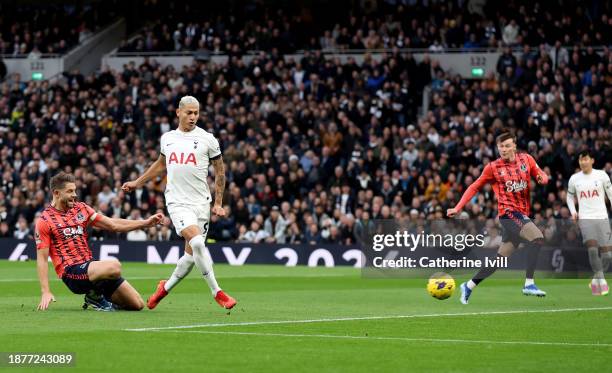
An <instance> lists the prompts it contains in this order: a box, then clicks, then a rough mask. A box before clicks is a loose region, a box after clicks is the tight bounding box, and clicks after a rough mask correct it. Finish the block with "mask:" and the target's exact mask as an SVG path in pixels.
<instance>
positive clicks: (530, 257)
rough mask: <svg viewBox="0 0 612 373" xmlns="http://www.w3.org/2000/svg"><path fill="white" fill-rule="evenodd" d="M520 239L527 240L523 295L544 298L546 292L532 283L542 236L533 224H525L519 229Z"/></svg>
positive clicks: (542, 242) (542, 239) (542, 240)
mask: <svg viewBox="0 0 612 373" xmlns="http://www.w3.org/2000/svg"><path fill="white" fill-rule="evenodd" d="M520 234H521V237H522V238H524V239H526V240H528V241H529V244H528V245H527V268H526V269H525V286H523V295H535V296H536V297H545V296H546V292H545V291H544V290H541V289H540V288H538V287H537V285H536V284H535V281H534V275H535V269H536V266H537V264H538V256H539V255H540V248H541V247H542V245H543V244H544V236H543V235H542V231H540V229H539V228H538V227H537V226H536V225H535V224H534V223H533V222H529V223H528V224H525V225H524V226H523V228H522V229H521V233H520Z"/></svg>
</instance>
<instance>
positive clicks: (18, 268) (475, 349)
mask: <svg viewBox="0 0 612 373" xmlns="http://www.w3.org/2000/svg"><path fill="white" fill-rule="evenodd" d="M172 269H173V266H170V265H146V264H140V263H124V266H123V270H124V277H125V278H126V279H127V280H128V281H130V282H131V283H132V284H133V285H134V286H135V287H136V288H137V289H138V290H139V291H140V292H141V294H142V295H143V298H144V299H146V298H147V296H148V295H149V294H150V293H151V292H152V291H153V289H154V288H155V285H156V284H157V281H158V280H159V279H162V278H166V277H167V276H168V275H169V274H170V273H171V271H172ZM196 272H197V271H196V270H194V271H193V272H192V274H191V275H190V276H189V277H188V278H186V279H185V280H184V281H183V282H182V283H181V284H179V286H178V287H177V288H175V289H174V291H173V292H172V293H171V294H170V295H169V296H168V297H167V298H166V299H164V301H163V302H162V303H161V304H160V305H159V306H158V307H157V308H156V309H155V310H153V311H150V310H143V311H142V312H112V313H104V312H95V311H91V310H87V311H84V310H82V309H81V305H82V296H78V295H73V294H71V293H69V291H68V289H66V288H65V286H64V285H63V283H61V282H60V281H59V280H57V279H53V280H52V281H51V289H52V291H53V293H54V294H55V296H56V299H57V302H56V303H53V304H52V305H51V308H50V309H49V310H48V311H46V312H37V311H35V308H36V305H37V303H38V301H39V296H40V295H39V285H38V281H37V278H36V270H35V262H22V263H9V262H6V261H0V273H1V274H2V275H1V277H0V294H1V296H0V311H1V316H0V317H1V319H0V325H1V326H0V352H39V353H40V352H74V353H76V367H75V368H63V369H68V371H70V370H71V369H72V370H78V371H87V372H93V371H104V372H111V371H131V372H149V371H174V372H182V371H195V370H197V371H201V372H217V371H227V372H236V371H261V372H270V371H304V372H313V371H314V372H323V371H363V372H371V371H394V372H395V371H418V372H479V371H495V372H505V371H508V372H510V371H511V372H520V371H533V372H547V371H556V372H568V371H571V372H580V371H588V372H598V371H607V369H606V368H608V369H609V367H610V366H611V365H610V364H611V363H612V362H611V357H612V333H611V331H612V297H594V296H592V295H591V294H590V290H589V289H588V287H587V283H588V280H585V279H582V280H558V279H546V280H540V281H539V282H538V284H539V285H540V286H541V287H542V288H543V289H545V290H546V291H548V297H546V298H535V297H525V296H523V295H522V294H521V287H522V281H521V280H519V279H503V278H495V277H493V278H492V279H490V280H487V281H486V282H484V283H483V284H482V285H481V286H480V287H479V288H478V289H476V290H475V292H474V293H473V295H472V299H471V303H470V304H469V305H467V306H464V305H462V304H460V303H459V300H458V294H457V292H456V293H455V294H454V295H453V296H452V297H451V298H450V299H448V300H444V301H438V300H436V299H433V298H431V297H430V296H429V295H428V294H427V293H426V291H425V285H426V280H415V279H363V278H362V277H361V274H360V271H359V270H357V269H354V268H306V267H295V268H286V267H281V266H256V265H250V266H243V267H230V266H226V265H217V266H216V275H217V279H218V280H219V282H220V284H221V286H222V287H223V288H224V289H226V290H227V291H228V292H229V293H230V294H231V295H233V296H235V297H236V299H237V300H238V305H237V306H236V308H235V309H234V310H232V311H231V312H230V313H228V312H227V311H225V310H223V309H221V308H220V307H219V306H217V304H216V303H214V301H213V300H212V297H211V295H210V292H209V291H208V289H207V287H206V285H205V283H204V282H203V280H201V279H199V278H198V277H197V275H196ZM456 280H457V284H459V283H460V282H461V281H464V280H465V279H464V278H457V279H456ZM176 326H186V327H185V328H173V327H176ZM130 329H131V330H130ZM137 369H138V370H137Z"/></svg>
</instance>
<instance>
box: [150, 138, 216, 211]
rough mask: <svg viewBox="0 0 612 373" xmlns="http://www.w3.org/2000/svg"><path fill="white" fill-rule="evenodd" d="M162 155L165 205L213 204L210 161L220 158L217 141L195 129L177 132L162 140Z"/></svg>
mask: <svg viewBox="0 0 612 373" xmlns="http://www.w3.org/2000/svg"><path fill="white" fill-rule="evenodd" d="M160 143H161V149H160V151H161V154H162V155H164V156H165V157H166V171H167V175H168V180H167V182H166V193H165V194H166V204H167V205H171V204H184V205H193V204H205V203H210V202H211V201H212V197H211V195H210V189H209V188H208V180H207V178H208V166H209V165H210V160H211V159H215V158H217V157H220V156H221V149H220V148H219V141H218V140H217V139H216V138H215V137H214V136H213V135H212V134H211V133H209V132H206V131H205V130H203V129H201V128H200V127H196V128H194V129H193V130H191V131H190V132H183V131H181V130H179V129H176V130H173V131H168V132H166V133H164V134H163V135H162V137H161V141H160Z"/></svg>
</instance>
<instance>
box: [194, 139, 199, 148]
mask: <svg viewBox="0 0 612 373" xmlns="http://www.w3.org/2000/svg"><path fill="white" fill-rule="evenodd" d="M193 148H194V149H197V148H198V142H197V141H196V140H193Z"/></svg>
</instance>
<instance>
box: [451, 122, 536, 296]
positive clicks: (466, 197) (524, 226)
mask: <svg viewBox="0 0 612 373" xmlns="http://www.w3.org/2000/svg"><path fill="white" fill-rule="evenodd" d="M497 149H498V150H499V154H500V158H498V159H497V160H495V161H493V162H491V163H489V164H487V165H486V166H485V168H484V170H483V171H482V175H480V177H479V178H478V179H477V180H476V181H475V182H474V183H473V184H472V185H470V186H469V187H468V188H467V190H466V191H465V193H464V194H463V196H462V197H461V200H460V201H459V203H457V205H456V206H455V207H454V208H452V209H448V211H447V212H446V215H447V216H449V217H453V216H455V215H456V214H458V213H459V212H461V210H462V209H463V206H465V205H466V204H467V203H468V202H469V201H470V200H471V199H472V197H474V196H475V195H476V193H478V191H479V190H480V189H482V187H484V186H485V185H486V184H493V191H494V192H495V195H496V196H497V210H498V214H499V221H500V223H501V225H502V227H503V230H504V231H503V237H502V244H501V246H500V247H499V250H498V251H497V255H498V256H503V257H509V256H510V255H511V254H512V252H513V251H514V249H515V248H516V247H517V246H518V245H519V244H520V241H521V240H525V241H527V242H528V243H529V246H531V247H530V248H529V252H528V260H527V270H526V277H525V286H524V287H523V294H525V295H536V296H539V297H543V296H546V292H544V291H543V290H540V289H538V287H537V286H536V285H535V283H534V280H533V275H534V272H535V267H536V264H537V260H538V253H539V251H540V247H541V246H542V244H543V242H544V236H543V235H542V232H541V231H540V229H538V227H536V225H535V224H534V223H533V222H532V221H531V219H530V218H529V214H530V212H531V204H530V196H529V184H530V181H531V177H533V178H535V179H536V181H537V182H538V184H541V185H544V184H547V183H548V176H547V175H546V174H545V173H544V171H542V170H541V169H540V168H539V167H538V165H537V164H536V162H535V160H534V159H533V157H532V156H530V155H529V154H526V153H517V151H516V138H515V137H514V135H512V134H511V133H509V132H506V133H502V134H501V135H499V136H498V137H497ZM495 270H496V268H495V267H484V268H482V269H481V270H480V271H479V272H478V273H477V274H476V275H475V276H474V278H472V279H471V280H470V281H468V282H464V283H462V284H461V286H460V289H461V303H463V304H467V303H468V299H469V297H470V295H471V294H472V290H473V289H474V288H475V287H476V286H477V285H478V284H479V283H480V282H482V280H484V279H486V278H487V277H489V276H491V275H492V274H493V273H494V272H495Z"/></svg>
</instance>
